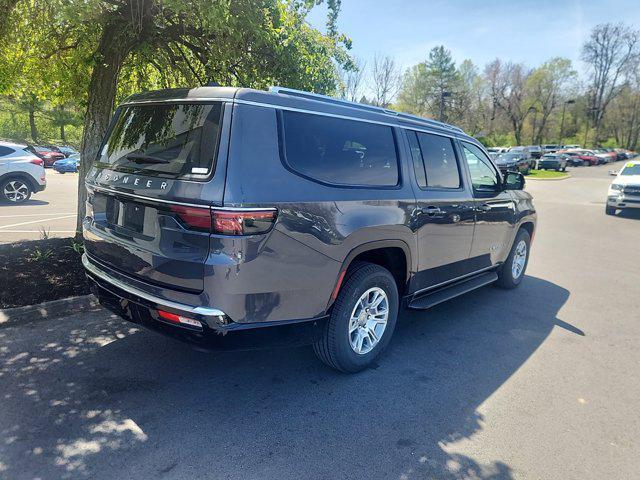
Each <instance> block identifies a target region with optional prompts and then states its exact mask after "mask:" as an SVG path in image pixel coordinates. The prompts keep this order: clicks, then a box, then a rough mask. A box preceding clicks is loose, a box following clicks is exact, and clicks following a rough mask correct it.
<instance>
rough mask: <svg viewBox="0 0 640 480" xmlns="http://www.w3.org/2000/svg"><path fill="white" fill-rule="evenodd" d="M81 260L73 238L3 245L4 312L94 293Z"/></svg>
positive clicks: (0, 305) (0, 296)
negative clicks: (13, 308) (6, 309)
mask: <svg viewBox="0 0 640 480" xmlns="http://www.w3.org/2000/svg"><path fill="white" fill-rule="evenodd" d="M81 256H82V247H81V245H80V244H76V248H75V249H74V242H73V239H71V238H48V239H45V240H33V241H25V242H15V243H12V244H6V245H0V309H4V308H12V307H22V306H25V305H33V304H36V303H42V302H47V301H49V300H58V299H60V298H66V297H73V296H76V295H86V294H88V293H90V292H89V284H88V282H87V279H86V278H85V275H84V269H83V267H82V262H81V260H80V258H81Z"/></svg>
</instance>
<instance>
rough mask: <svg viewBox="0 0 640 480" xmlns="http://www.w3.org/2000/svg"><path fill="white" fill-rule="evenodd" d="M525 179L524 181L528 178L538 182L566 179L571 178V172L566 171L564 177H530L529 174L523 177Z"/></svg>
mask: <svg viewBox="0 0 640 480" xmlns="http://www.w3.org/2000/svg"><path fill="white" fill-rule="evenodd" d="M524 178H525V179H526V180H525V181H529V180H535V181H536V182H538V181H540V182H547V181H550V182H557V181H558V180H566V179H567V178H571V174H570V173H567V176H566V177H556V178H535V177H530V176H528V175H527V176H526V177H524Z"/></svg>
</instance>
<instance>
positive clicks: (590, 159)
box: [558, 149, 604, 166]
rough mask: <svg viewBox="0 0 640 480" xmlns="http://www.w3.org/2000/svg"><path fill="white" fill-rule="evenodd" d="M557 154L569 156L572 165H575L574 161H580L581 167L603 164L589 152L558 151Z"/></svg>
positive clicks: (601, 160) (600, 159)
mask: <svg viewBox="0 0 640 480" xmlns="http://www.w3.org/2000/svg"><path fill="white" fill-rule="evenodd" d="M558 153H564V154H566V155H569V156H570V157H571V159H572V160H573V161H572V162H571V163H572V164H574V165H575V161H576V159H577V160H580V161H582V165H588V166H591V165H599V164H601V163H603V162H604V161H603V159H602V158H601V157H598V156H597V155H596V154H595V153H594V152H592V151H591V150H578V149H575V150H560V151H558Z"/></svg>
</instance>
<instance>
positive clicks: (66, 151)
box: [55, 145, 80, 158]
mask: <svg viewBox="0 0 640 480" xmlns="http://www.w3.org/2000/svg"><path fill="white" fill-rule="evenodd" d="M55 150H56V151H58V152H60V153H62V154H63V155H64V156H65V157H67V158H69V157H70V156H72V155H79V154H80V152H78V151H77V150H76V149H75V148H73V147H70V146H69V145H62V146H57V147H55Z"/></svg>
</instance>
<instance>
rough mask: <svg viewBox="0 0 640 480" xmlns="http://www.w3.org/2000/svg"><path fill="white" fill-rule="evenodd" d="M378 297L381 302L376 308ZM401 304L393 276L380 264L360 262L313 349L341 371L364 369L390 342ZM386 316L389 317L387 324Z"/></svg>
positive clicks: (327, 363)
mask: <svg viewBox="0 0 640 480" xmlns="http://www.w3.org/2000/svg"><path fill="white" fill-rule="evenodd" d="M376 295H378V296H376ZM363 298H364V301H363ZM378 300H380V303H378V304H377V305H375V307H374V304H375V303H376V302H377V301H378ZM399 304H400V302H399V295H398V287H397V285H396V281H395V279H394V278H393V275H391V273H390V272H389V271H388V270H387V269H386V268H383V267H381V266H380V265H376V264H373V263H367V262H357V263H356V264H354V265H353V266H352V267H350V269H349V271H348V272H347V278H346V279H345V281H344V283H343V284H342V288H341V289H340V293H339V294H338V297H337V298H336V301H335V303H334V304H333V308H332V309H331V315H330V317H329V320H328V321H327V323H326V325H325V327H324V330H323V332H322V334H321V337H320V339H319V340H317V341H316V342H315V343H314V345H313V350H314V351H315V353H316V355H317V356H318V358H319V359H320V360H321V361H322V362H324V363H325V364H326V365H327V366H329V367H331V368H333V369H335V370H338V371H340V372H344V373H355V372H359V371H360V370H364V369H365V368H367V367H369V366H371V364H372V363H373V362H374V361H375V360H376V359H377V358H378V357H379V356H380V354H381V353H382V352H383V351H384V349H385V348H386V346H387V345H388V344H389V341H390V340H391V336H392V335H393V331H394V329H395V327H396V320H397V318H398V308H399ZM367 305H369V306H368V307H367ZM385 305H386V307H385ZM374 310H375V313H374ZM385 311H386V315H385V314H384V312H385ZM383 319H385V320H386V321H385V322H384V327H383V322H382V320H383Z"/></svg>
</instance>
